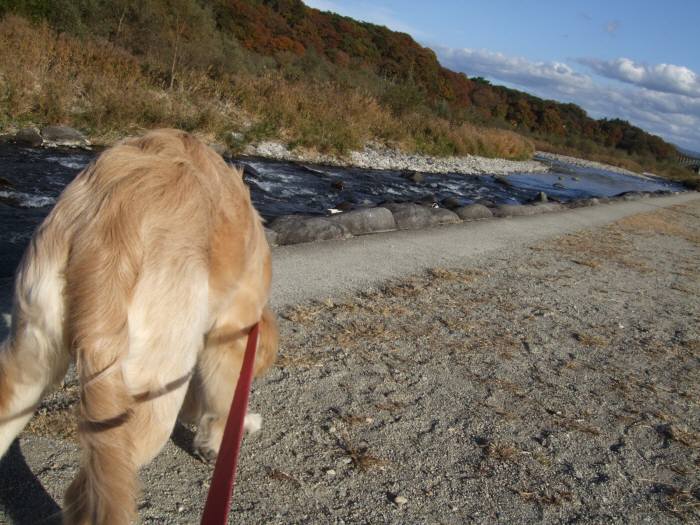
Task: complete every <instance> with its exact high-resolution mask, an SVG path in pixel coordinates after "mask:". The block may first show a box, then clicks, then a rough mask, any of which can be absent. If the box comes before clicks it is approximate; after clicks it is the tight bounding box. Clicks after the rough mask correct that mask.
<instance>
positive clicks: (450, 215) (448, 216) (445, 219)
mask: <svg viewBox="0 0 700 525" xmlns="http://www.w3.org/2000/svg"><path fill="white" fill-rule="evenodd" d="M430 214H431V215H432V223H433V224H435V225H440V224H456V223H458V222H462V220H461V219H460V218H459V215H457V214H456V213H455V212H453V211H450V210H446V209H445V208H430Z"/></svg>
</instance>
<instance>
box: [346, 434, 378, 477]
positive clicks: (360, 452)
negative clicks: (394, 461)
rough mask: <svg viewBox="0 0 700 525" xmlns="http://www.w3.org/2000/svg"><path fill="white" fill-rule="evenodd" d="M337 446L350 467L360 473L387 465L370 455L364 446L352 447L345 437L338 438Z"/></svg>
mask: <svg viewBox="0 0 700 525" xmlns="http://www.w3.org/2000/svg"><path fill="white" fill-rule="evenodd" d="M337 444H338V447H339V448H340V449H341V450H342V452H343V453H344V454H345V455H346V456H347V457H349V458H350V460H351V462H352V465H353V466H354V467H355V468H357V469H358V470H360V471H362V472H366V471H368V470H371V469H373V468H381V467H384V466H386V465H387V462H386V461H385V460H383V459H381V458H378V457H377V456H374V455H373V454H371V453H370V452H369V450H368V447H367V446H366V445H354V444H353V443H352V442H351V441H350V438H349V437H348V436H347V435H343V436H339V437H338V441H337Z"/></svg>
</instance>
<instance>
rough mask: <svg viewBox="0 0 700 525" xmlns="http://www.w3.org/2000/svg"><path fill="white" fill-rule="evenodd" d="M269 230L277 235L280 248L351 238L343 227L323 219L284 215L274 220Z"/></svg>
mask: <svg viewBox="0 0 700 525" xmlns="http://www.w3.org/2000/svg"><path fill="white" fill-rule="evenodd" d="M270 229H271V230H273V231H274V232H275V233H277V244H278V245H280V246H282V245H285V244H298V243H302V242H313V241H330V240H337V239H347V238H348V237H352V235H350V232H349V231H348V230H347V229H346V228H345V227H344V226H342V225H340V224H336V223H333V222H331V221H330V220H329V219H327V218H323V217H303V216H299V215H284V216H282V217H278V218H277V219H275V220H274V221H273V222H272V224H270Z"/></svg>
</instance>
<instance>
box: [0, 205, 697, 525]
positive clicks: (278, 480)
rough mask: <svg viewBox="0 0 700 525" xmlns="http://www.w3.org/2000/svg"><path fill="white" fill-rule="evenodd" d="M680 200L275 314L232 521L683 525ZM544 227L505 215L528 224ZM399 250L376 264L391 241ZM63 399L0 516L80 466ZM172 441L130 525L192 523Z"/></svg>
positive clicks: (685, 438)
mask: <svg viewBox="0 0 700 525" xmlns="http://www.w3.org/2000/svg"><path fill="white" fill-rule="evenodd" d="M689 197H690V196H688V195H687V196H682V197H675V198H673V199H681V200H682V199H687V203H686V204H684V205H681V206H674V207H671V208H668V209H660V210H658V209H654V207H653V206H651V205H650V204H649V201H643V202H639V201H638V202H630V203H625V204H616V205H614V206H610V207H609V208H610V209H618V210H619V209H620V208H621V207H628V206H630V207H631V206H634V207H644V208H643V209H646V210H649V209H653V210H654V211H650V212H645V213H643V214H642V215H631V216H627V217H624V218H621V219H620V220H618V221H617V222H615V223H613V224H609V225H599V227H597V228H594V229H584V230H581V231H578V232H576V231H574V230H575V229H576V224H577V223H578V225H579V226H578V227H579V228H580V227H581V226H584V225H585V226H590V223H585V222H583V221H582V220H580V219H576V218H572V220H571V221H569V226H567V228H570V229H565V230H563V231H560V232H559V234H558V235H554V236H553V237H552V236H550V237H549V238H547V239H542V238H539V239H538V238H535V237H530V238H529V239H527V240H523V241H522V243H518V244H517V245H515V246H511V247H508V243H509V241H507V240H506V239H504V238H503V236H502V235H499V234H493V233H492V234H490V235H489V237H490V238H491V239H492V240H493V241H494V242H497V241H498V239H499V238H500V239H502V240H503V242H504V243H505V244H504V245H503V246H500V247H498V246H496V247H493V249H491V250H488V251H485V252H484V251H482V252H477V253H476V254H474V256H466V255H463V256H462V257H461V258H456V259H450V258H443V259H440V255H439V254H438V253H436V254H434V256H435V257H436V258H437V259H436V260H437V261H438V264H437V265H436V266H434V267H433V268H432V269H430V270H429V271H427V272H424V271H423V270H420V269H419V268H418V267H414V268H413V269H412V270H411V269H407V271H408V275H404V276H403V277H401V278H400V279H388V280H387V279H384V276H380V278H381V279H384V280H382V281H381V282H379V283H374V284H372V285H370V286H366V285H359V289H358V288H357V285H358V283H357V282H356V281H355V282H354V284H353V281H352V280H351V282H350V284H351V285H350V286H349V287H345V288H342V289H340V288H335V289H333V288H324V289H323V290H321V291H317V292H315V295H314V296H313V297H311V296H307V297H302V298H300V297H296V296H293V297H290V298H289V300H288V301H282V300H280V301H278V303H277V304H278V306H277V308H278V311H279V312H280V313H281V315H282V317H281V335H282V338H281V341H282V347H281V352H280V358H279V361H278V363H277V365H276V366H275V368H274V369H273V370H272V371H271V373H270V374H269V375H268V376H267V377H265V378H264V379H262V380H260V381H258V382H256V385H255V391H254V393H253V396H252V403H253V406H252V409H253V410H255V411H259V412H261V413H262V414H263V418H264V422H263V429H262V431H261V432H260V433H258V434H256V435H253V436H250V437H248V438H246V440H245V443H244V446H243V456H242V458H241V468H240V471H239V477H238V486H237V490H236V495H235V497H234V508H233V513H234V515H235V516H236V519H237V520H238V521H242V522H246V523H291V522H294V523H296V522H305V523H343V522H345V523H349V522H373V523H374V522H380V523H416V522H432V523H453V522H474V523H493V522H516V521H525V522H538V523H561V522H571V521H578V522H582V523H599V522H601V521H606V522H610V523H627V522H643V521H645V520H646V521H650V522H654V523H672V524H674V523H684V522H692V521H695V520H698V519H700V514H698V505H697V501H698V498H699V495H698V494H697V487H696V486H695V485H694V483H695V480H697V476H698V474H699V473H700V470H699V469H698V464H697V450H698V446H700V441H699V440H700V428H698V426H697V422H698V421H700V411H699V408H698V404H697V399H698V397H699V396H700V391H698V385H699V384H700V382H699V381H698V376H697V370H698V368H697V363H698V360H700V353H699V352H700V346H699V344H700V333H699V332H698V326H700V324H699V323H698V318H699V317H700V302H699V300H698V297H700V288H699V287H698V283H699V282H700V280H699V279H698V278H699V277H700V275H699V274H698V268H697V264H696V261H697V260H698V258H700V238H699V237H698V232H699V231H700V220H699V219H698V217H700V201H697V200H695V201H694V202H690V198H689ZM655 202H658V204H659V205H661V202H662V201H661V200H657V201H655ZM605 209H607V207H606V208H605ZM635 209H636V210H637V211H639V209H640V208H635ZM591 212H592V210H590V209H588V210H576V211H574V212H569V213H573V214H578V213H586V214H590V213H591ZM550 217H553V216H550ZM544 218H545V217H537V218H531V217H528V218H519V219H514V220H512V221H507V222H510V224H511V225H512V227H513V228H514V229H516V230H517V228H518V224H521V225H522V224H523V223H530V224H528V225H527V226H528V228H527V230H528V231H531V230H532V229H533V228H531V227H530V226H532V224H531V223H532V222H533V221H537V220H543V219H544ZM618 218H619V217H618ZM550 222H551V223H552V224H554V223H557V222H560V221H559V220H551V221H550ZM453 228H455V229H456V228H457V227H453ZM512 233H513V235H516V237H517V231H513V232H512ZM551 233H553V232H551ZM562 233H564V234H563V235H562ZM401 235H402V234H391V237H392V238H394V239H395V240H394V241H393V242H392V243H385V255H384V260H385V261H386V259H387V255H386V253H394V251H393V250H392V249H391V248H392V246H393V245H396V244H397V243H400V242H410V241H400V240H399V237H400V236H401ZM360 243H361V240H360V239H358V240H357V241H356V242H355V244H360ZM458 244H459V245H461V244H463V243H461V242H460V243H457V242H455V243H453V245H452V246H453V247H454V246H457V245H458ZM419 246H420V244H417V245H416V246H415V248H416V249H418V247H419ZM316 249H318V250H320V251H321V252H322V253H323V252H330V251H336V252H337V251H338V247H337V246H336V247H333V246H331V245H329V244H325V245H317V246H316ZM428 251H430V249H425V250H424V252H425V253H426V254H427V252H428ZM305 252H306V256H307V258H308V257H310V252H309V247H308V246H307V247H306V248H305ZM277 253H278V254H279V253H280V250H277ZM392 257H393V256H392ZM396 257H398V258H401V255H400V254H397V255H396ZM283 259H284V257H282V258H280V257H277V260H278V261H281V260H283ZM346 266H347V264H346ZM385 266H389V265H386V264H385ZM332 274H333V272H331V271H329V269H328V268H326V272H325V274H324V275H332ZM294 275H295V273H294V272H293V271H292V272H291V273H289V275H287V276H286V277H285V278H288V279H291V280H292V281H293V279H294ZM365 275H366V273H365ZM277 276H278V278H279V276H280V272H279V269H277ZM362 282H364V281H362ZM296 288H299V286H297V287H296ZM76 399H77V390H76V386H75V383H74V382H72V381H69V382H68V383H67V384H66V385H65V386H64V388H62V389H61V390H60V391H59V392H58V393H57V394H55V395H53V396H52V397H50V398H49V399H48V400H47V401H46V402H45V403H44V404H43V405H42V408H41V409H40V411H39V414H38V415H37V416H36V417H35V418H34V420H33V421H32V423H31V424H30V427H29V428H28V429H27V431H26V432H25V433H24V434H23V435H22V437H21V442H20V443H21V451H22V453H23V454H24V459H22V457H21V456H20V454H19V449H14V450H13V451H12V453H11V455H10V457H9V458H7V459H6V460H5V461H4V462H3V464H2V467H1V468H2V471H1V473H2V476H1V477H2V479H4V480H8V482H7V483H3V484H0V506H1V507H2V510H1V511H0V520H7V521H11V520H14V521H16V522H18V523H19V522H22V523H23V522H34V521H37V520H39V519H41V518H45V517H47V516H48V515H49V514H50V513H52V512H55V511H56V510H58V507H57V506H56V503H55V501H58V502H60V501H61V500H62V494H63V491H64V490H65V487H66V486H67V485H68V483H69V481H70V479H71V478H72V477H73V475H74V474H75V472H76V468H77V464H78V447H77V444H76V442H75V437H74V423H73V421H72V419H71V416H70V414H72V410H73V406H74V404H75V402H76ZM282 400H285V401H282ZM290 401H291V403H290ZM190 443H191V432H190V430H189V429H186V428H183V427H178V429H177V430H176V432H175V434H174V436H173V439H172V441H171V442H170V443H168V445H167V446H166V448H165V450H164V451H163V452H162V453H161V454H160V455H159V456H158V457H157V458H156V460H155V461H154V462H153V464H151V465H150V466H149V467H148V468H146V469H144V471H143V473H142V481H143V496H142V498H141V502H140V506H139V512H140V514H141V517H142V520H143V522H144V523H162V522H168V523H194V522H197V521H198V516H199V513H200V512H201V508H202V505H203V501H204V497H205V493H206V490H207V487H208V480H209V477H210V475H211V467H210V466H207V465H204V464H202V463H201V462H199V461H197V460H196V459H195V458H193V457H192V456H191V455H190V454H189V452H188V451H189V450H190V448H189V447H190ZM34 476H36V478H35V477H34ZM37 480H38V481H37ZM54 500H55V501H54ZM48 523H51V521H50V520H49V521H48Z"/></svg>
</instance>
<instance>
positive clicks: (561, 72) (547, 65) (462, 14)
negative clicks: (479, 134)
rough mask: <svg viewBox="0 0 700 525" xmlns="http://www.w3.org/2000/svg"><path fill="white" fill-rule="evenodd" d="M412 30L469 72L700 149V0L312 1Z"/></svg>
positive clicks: (449, 62)
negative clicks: (627, 122) (630, 124)
mask: <svg viewBox="0 0 700 525" xmlns="http://www.w3.org/2000/svg"><path fill="white" fill-rule="evenodd" d="M304 2H305V3H306V4H307V5H309V6H311V7H316V8H318V9H321V10H324V11H334V12H336V13H339V14H342V15H346V16H350V17H352V18H356V19H359V20H366V21H368V22H373V23H376V24H380V25H385V26H387V27H389V28H391V29H394V30H397V31H404V32H406V33H409V34H411V35H412V36H413V37H414V38H415V39H416V40H417V41H418V42H420V43H421V44H422V45H425V46H428V47H431V48H432V49H434V50H435V52H436V53H437V55H438V58H439V59H440V61H441V63H442V64H443V65H445V66H446V67H449V68H450V69H454V70H456V71H463V72H465V73H466V74H468V75H469V76H483V77H486V78H488V79H489V80H491V81H492V82H494V83H497V84H503V85H507V86H510V87H514V88H516V89H521V90H524V91H527V92H530V93H533V94H535V95H538V96H541V97H545V98H553V99H555V100H561V101H565V102H574V103H576V104H579V105H580V106H581V107H583V108H584V109H586V111H588V113H589V114H590V115H591V116H593V117H595V118H601V117H620V118H624V119H627V120H629V121H630V122H632V123H633V124H636V125H638V126H640V127H642V128H644V129H646V130H648V131H651V132H652V133H656V134H658V135H661V136H662V137H664V138H665V139H667V140H669V141H671V142H673V143H675V144H678V145H679V146H682V147H685V148H690V149H693V150H695V151H700V0H666V1H665V2H660V1H649V0H637V1H624V0H608V1H605V2H604V1H598V0H589V1H580V0H558V1H553V0H539V1H535V0H490V1H488V2H485V1H472V0H463V1H458V0H442V1H437V2H426V1H421V2H419V1H415V0H374V1H370V0H304Z"/></svg>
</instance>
